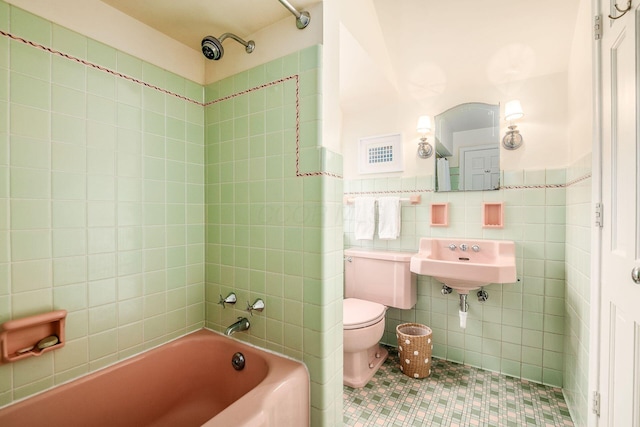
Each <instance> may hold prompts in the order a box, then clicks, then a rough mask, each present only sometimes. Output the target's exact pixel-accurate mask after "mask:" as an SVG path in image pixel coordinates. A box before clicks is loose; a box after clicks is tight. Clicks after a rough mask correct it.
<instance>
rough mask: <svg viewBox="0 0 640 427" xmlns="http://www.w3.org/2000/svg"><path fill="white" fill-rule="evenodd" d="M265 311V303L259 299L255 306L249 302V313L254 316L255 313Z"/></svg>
mask: <svg viewBox="0 0 640 427" xmlns="http://www.w3.org/2000/svg"><path fill="white" fill-rule="evenodd" d="M262 310H264V301H263V300H261V299H260V298H258V299H257V300H256V301H255V302H254V303H253V304H250V303H249V301H247V311H248V312H249V314H251V315H252V316H253V312H254V311H259V312H262Z"/></svg>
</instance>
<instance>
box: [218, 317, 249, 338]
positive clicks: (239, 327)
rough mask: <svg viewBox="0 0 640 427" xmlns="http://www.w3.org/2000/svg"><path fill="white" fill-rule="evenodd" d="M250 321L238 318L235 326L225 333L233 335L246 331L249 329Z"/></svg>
mask: <svg viewBox="0 0 640 427" xmlns="http://www.w3.org/2000/svg"><path fill="white" fill-rule="evenodd" d="M249 326H250V325H249V319H247V318H246V317H238V321H237V322H236V323H234V324H233V325H231V326H229V327H228V328H227V330H226V331H225V332H224V334H225V335H229V336H230V335H231V334H234V333H236V332H240V331H246V330H247V329H249Z"/></svg>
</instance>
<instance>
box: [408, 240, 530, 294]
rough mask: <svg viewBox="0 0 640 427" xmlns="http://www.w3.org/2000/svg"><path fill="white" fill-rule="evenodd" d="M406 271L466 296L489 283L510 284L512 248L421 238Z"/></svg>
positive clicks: (495, 242) (489, 242)
mask: <svg viewBox="0 0 640 427" xmlns="http://www.w3.org/2000/svg"><path fill="white" fill-rule="evenodd" d="M410 270H411V271H412V272H414V273H416V274H422V275H426V276H432V277H433V278H435V279H436V280H437V281H439V282H442V283H444V284H445V285H447V286H449V287H450V288H453V289H455V290H456V291H457V292H458V293H459V294H467V293H469V291H471V290H473V289H478V288H480V287H482V286H485V285H488V284H489V283H513V282H515V281H516V280H517V277H516V246H515V243H514V242H512V241H509V240H479V239H449V238H427V237H425V238H422V239H420V250H419V252H418V253H417V254H415V255H414V256H412V257H411V264H410Z"/></svg>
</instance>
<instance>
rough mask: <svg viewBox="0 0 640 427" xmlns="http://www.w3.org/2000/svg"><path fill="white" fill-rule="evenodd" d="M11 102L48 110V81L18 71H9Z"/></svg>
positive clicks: (49, 101)
mask: <svg viewBox="0 0 640 427" xmlns="http://www.w3.org/2000/svg"><path fill="white" fill-rule="evenodd" d="M10 84H11V102H15V103H17V104H22V105H25V106H28V107H35V108H40V109H43V110H48V109H49V107H50V105H51V100H50V89H49V87H50V83H49V82H47V81H45V80H41V79H36V78H33V77H30V76H27V75H24V74H20V73H11V79H10Z"/></svg>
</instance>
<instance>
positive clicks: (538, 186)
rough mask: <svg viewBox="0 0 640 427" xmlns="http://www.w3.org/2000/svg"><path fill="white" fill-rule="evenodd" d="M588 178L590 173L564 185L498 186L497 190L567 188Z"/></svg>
mask: <svg viewBox="0 0 640 427" xmlns="http://www.w3.org/2000/svg"><path fill="white" fill-rule="evenodd" d="M589 178H591V173H588V174H586V175H583V176H581V177H580V178H576V179H574V180H573V181H569V182H567V183H565V184H540V185H505V186H500V188H499V189H500V190H522V189H527V188H567V187H571V186H572V185H575V184H577V183H579V182H582V181H584V180H586V179H589Z"/></svg>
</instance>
